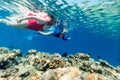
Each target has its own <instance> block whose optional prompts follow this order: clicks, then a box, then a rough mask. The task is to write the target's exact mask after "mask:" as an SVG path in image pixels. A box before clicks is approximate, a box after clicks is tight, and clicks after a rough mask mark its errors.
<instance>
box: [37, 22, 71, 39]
mask: <svg viewBox="0 0 120 80" xmlns="http://www.w3.org/2000/svg"><path fill="white" fill-rule="evenodd" d="M38 33H40V34H43V35H46V36H49V35H53V36H54V37H58V38H62V40H70V39H71V38H70V37H66V36H65V34H66V33H67V29H66V28H65V26H64V25H63V22H62V21H60V22H58V24H57V25H56V26H52V27H51V28H49V29H48V30H46V31H38Z"/></svg>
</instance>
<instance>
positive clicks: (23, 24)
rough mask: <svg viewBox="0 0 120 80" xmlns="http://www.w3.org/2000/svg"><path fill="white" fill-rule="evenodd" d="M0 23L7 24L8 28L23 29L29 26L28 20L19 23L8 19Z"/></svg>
mask: <svg viewBox="0 0 120 80" xmlns="http://www.w3.org/2000/svg"><path fill="white" fill-rule="evenodd" d="M0 23H4V24H6V25H8V26H13V27H21V28H25V27H27V25H28V21H27V20H25V21H22V22H20V23H19V22H17V21H10V20H7V19H0Z"/></svg>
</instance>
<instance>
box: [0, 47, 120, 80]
mask: <svg viewBox="0 0 120 80" xmlns="http://www.w3.org/2000/svg"><path fill="white" fill-rule="evenodd" d="M0 80H120V66H117V67H114V66H112V65H110V64H109V63H108V62H107V61H105V60H102V59H100V60H99V61H95V60H94V59H92V58H91V57H90V56H89V55H88V54H85V53H76V54H75V55H68V56H66V57H62V56H61V55H60V54H59V53H55V54H50V53H46V52H39V51H37V50H34V49H31V50H28V52H27V55H22V53H21V51H20V50H19V49H13V50H9V48H5V47H0Z"/></svg>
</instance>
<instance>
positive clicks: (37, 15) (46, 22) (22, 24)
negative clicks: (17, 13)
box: [0, 11, 55, 31]
mask: <svg viewBox="0 0 120 80" xmlns="http://www.w3.org/2000/svg"><path fill="white" fill-rule="evenodd" d="M54 21H55V18H54V17H53V16H52V15H50V14H48V13H46V12H45V11H37V12H30V13H28V15H27V16H26V17H25V18H22V19H20V20H16V21H15V20H14V21H13V20H7V19H0V23H5V24H6V25H8V26H14V27H19V28H26V29H31V30H35V31H44V30H47V29H49V28H50V27H51V26H52V25H53V24H54Z"/></svg>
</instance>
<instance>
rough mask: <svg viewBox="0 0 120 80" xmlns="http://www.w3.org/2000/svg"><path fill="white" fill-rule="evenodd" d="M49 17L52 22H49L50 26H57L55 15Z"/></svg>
mask: <svg viewBox="0 0 120 80" xmlns="http://www.w3.org/2000/svg"><path fill="white" fill-rule="evenodd" d="M49 16H50V17H51V21H50V22H48V25H53V24H55V23H56V19H55V17H54V16H53V15H51V14H49Z"/></svg>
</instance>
